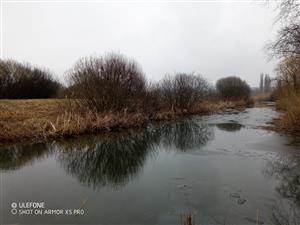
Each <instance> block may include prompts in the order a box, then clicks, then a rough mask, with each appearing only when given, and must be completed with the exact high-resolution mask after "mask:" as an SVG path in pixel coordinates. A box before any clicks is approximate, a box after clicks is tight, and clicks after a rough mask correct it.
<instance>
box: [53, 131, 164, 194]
mask: <svg viewBox="0 0 300 225" xmlns="http://www.w3.org/2000/svg"><path fill="white" fill-rule="evenodd" d="M157 141H158V136H157V133H156V132H155V130H153V129H148V130H147V131H145V132H126V133H113V134H107V135H104V136H101V137H90V138H87V139H84V140H82V139H77V140H75V141H73V142H67V143H65V144H63V145H61V148H62V151H61V152H60V154H59V155H58V160H59V161H60V162H61V164H62V165H63V167H64V168H65V169H66V171H67V172H68V173H69V174H71V175H75V176H76V177H78V179H79V181H80V182H81V183H84V184H86V185H87V186H92V187H94V188H95V187H97V186H104V185H110V186H113V187H117V186H119V185H122V184H125V183H126V182H127V181H128V180H129V179H131V178H133V177H135V176H136V175H137V174H138V172H139V170H140V169H141V168H142V166H143V165H144V162H145V160H146V159H147V157H148V156H149V155H152V154H154V153H155V152H154V150H155V148H153V146H154V145H155V143H157Z"/></svg>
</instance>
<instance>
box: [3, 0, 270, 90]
mask: <svg viewBox="0 0 300 225" xmlns="http://www.w3.org/2000/svg"><path fill="white" fill-rule="evenodd" d="M274 17H275V12H274V10H273V9H271V8H268V7H266V6H262V4H257V3H254V2H245V3H242V2H240V3H237V2H235V3H225V2H224V3H221V2H214V3H207V2H206V3H205V2H201V3H170V2H169V3H162V2H155V3H149V2H148V3H128V2H127V3H95V2H94V3H7V2H5V3H3V15H2V19H3V34H2V35H3V36H2V37H3V52H2V53H3V57H4V58H14V59H16V60H19V61H26V62H30V63H33V64H35V65H40V66H45V67H47V68H49V69H50V70H52V71H53V72H55V73H56V74H57V76H59V77H61V78H62V77H63V73H64V72H65V71H66V70H67V69H69V68H70V67H71V66H72V65H73V64H74V63H75V62H76V61H77V60H78V59H79V58H80V57H83V56H88V55H91V54H92V55H102V54H104V53H106V52H111V51H115V52H120V53H123V54H125V55H126V56H129V57H131V58H134V59H135V60H137V61H138V63H139V64H140V65H141V67H142V68H143V71H144V72H145V74H146V76H147V77H148V78H149V79H151V80H159V79H161V78H162V77H163V76H164V75H165V74H166V73H174V72H199V73H201V74H203V75H204V76H205V77H206V78H208V79H209V80H210V81H211V82H215V81H216V80H217V79H219V78H221V77H224V76H229V75H237V76H240V77H242V78H243V79H245V80H247V81H248V82H249V83H250V85H251V86H258V80H259V74H260V73H261V72H264V73H269V74H270V75H273V69H274V65H275V64H274V62H268V60H267V57H266V53H265V52H264V51H263V47H264V45H265V43H266V42H267V41H268V40H270V39H273V38H274V34H276V26H274Z"/></svg>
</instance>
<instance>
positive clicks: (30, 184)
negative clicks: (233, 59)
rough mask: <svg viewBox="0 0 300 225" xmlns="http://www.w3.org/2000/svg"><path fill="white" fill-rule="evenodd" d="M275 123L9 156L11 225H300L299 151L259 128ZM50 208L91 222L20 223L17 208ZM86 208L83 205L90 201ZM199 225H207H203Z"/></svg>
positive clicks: (236, 122) (6, 178) (253, 113)
mask: <svg viewBox="0 0 300 225" xmlns="http://www.w3.org/2000/svg"><path fill="white" fill-rule="evenodd" d="M267 115H276V114H275V113H274V111H273V110H272V109H271V108H263V109H258V108H253V109H247V110H246V111H244V112H241V113H239V114H234V115H232V116H230V115H228V114H226V115H225V116H223V115H213V116H207V117H194V118H192V119H183V120H179V121H176V122H174V121H173V122H167V123H158V124H152V125H149V126H148V127H147V128H145V129H138V130H137V129H132V130H126V131H122V132H119V133H107V134H102V135H96V136H86V137H81V138H76V139H71V140H65V141H60V142H55V143H51V144H35V145H33V144H29V145H18V146H14V147H7V148H2V149H1V151H0V169H1V176H2V180H3V182H2V186H1V188H2V190H4V191H3V192H4V197H3V199H2V202H3V205H4V209H3V212H4V217H3V218H4V221H5V223H7V224H13V223H14V224H15V223H25V224H91V223H96V224H179V223H180V221H179V220H178V216H179V215H180V213H182V212H192V213H194V214H195V216H196V218H198V219H197V221H198V222H197V223H196V224H255V223H256V221H255V219H256V211H257V209H259V211H260V219H261V221H263V222H264V224H282V225H283V224H300V221H299V215H300V213H299V208H300V168H299V166H300V152H298V151H297V150H298V149H299V146H297V145H295V144H290V145H288V143H289V142H288V140H289V139H288V137H285V136H281V135H278V134H276V133H274V132H269V131H265V130H261V129H259V128H257V127H256V126H257V125H261V123H262V122H267V121H268V120H270V119H272V117H268V116H267ZM19 201H45V202H46V204H47V206H48V207H50V208H64V209H67V208H78V207H79V206H80V207H83V208H84V209H85V210H86V212H87V213H86V214H85V215H84V216H78V217H74V216H73V217H68V216H51V215H48V216H25V215H22V216H13V215H12V214H11V213H10V210H11V207H10V205H11V203H12V202H19ZM83 201H84V202H85V201H86V202H87V203H86V204H84V206H82V202H83ZM200 218H201V219H200Z"/></svg>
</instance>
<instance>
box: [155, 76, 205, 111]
mask: <svg viewBox="0 0 300 225" xmlns="http://www.w3.org/2000/svg"><path fill="white" fill-rule="evenodd" d="M208 89H209V85H208V83H207V81H206V80H205V79H204V78H203V77H202V76H200V75H195V74H186V73H179V74H176V75H175V76H174V77H171V76H168V75H167V76H166V77H165V79H164V80H163V81H162V82H161V84H160V90H161V95H162V101H163V102H164V103H165V104H166V105H167V106H168V107H169V108H171V109H174V108H175V109H179V110H181V111H185V110H187V111H191V110H193V108H194V107H195V106H196V105H198V103H200V102H201V101H202V100H203V98H204V97H205V96H206V94H207V93H208Z"/></svg>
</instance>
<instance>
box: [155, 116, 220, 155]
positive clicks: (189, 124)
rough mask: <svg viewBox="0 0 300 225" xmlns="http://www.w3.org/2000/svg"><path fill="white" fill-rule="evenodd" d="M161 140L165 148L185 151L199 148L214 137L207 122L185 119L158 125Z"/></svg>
mask: <svg viewBox="0 0 300 225" xmlns="http://www.w3.org/2000/svg"><path fill="white" fill-rule="evenodd" d="M160 132H161V142H162V144H164V146H165V147H166V148H171V149H173V150H174V149H177V150H180V151H183V152H184V151H187V150H189V149H193V148H199V147H201V146H203V145H205V144H207V142H208V141H209V140H211V139H213V137H214V133H213V129H212V127H210V126H209V125H207V124H204V123H197V122H195V121H194V120H192V119H190V120H188V119H185V120H181V121H177V122H176V123H170V124H165V125H163V126H161V127H160Z"/></svg>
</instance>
